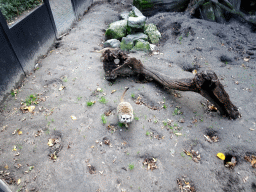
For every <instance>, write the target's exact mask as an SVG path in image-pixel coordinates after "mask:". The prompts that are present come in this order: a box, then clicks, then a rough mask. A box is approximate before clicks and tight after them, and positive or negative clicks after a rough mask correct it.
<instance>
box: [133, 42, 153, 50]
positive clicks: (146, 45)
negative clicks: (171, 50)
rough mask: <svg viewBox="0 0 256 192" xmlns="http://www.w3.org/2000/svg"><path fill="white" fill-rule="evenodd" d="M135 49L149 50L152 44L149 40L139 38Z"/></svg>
mask: <svg viewBox="0 0 256 192" xmlns="http://www.w3.org/2000/svg"><path fill="white" fill-rule="evenodd" d="M133 49H134V50H137V51H145V52H147V51H149V50H150V45H149V42H147V41H143V40H139V41H137V43H136V44H135V46H134V47H133Z"/></svg>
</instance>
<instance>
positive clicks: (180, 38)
mask: <svg viewBox="0 0 256 192" xmlns="http://www.w3.org/2000/svg"><path fill="white" fill-rule="evenodd" d="M181 40H182V35H181V36H180V37H179V41H180V44H181Z"/></svg>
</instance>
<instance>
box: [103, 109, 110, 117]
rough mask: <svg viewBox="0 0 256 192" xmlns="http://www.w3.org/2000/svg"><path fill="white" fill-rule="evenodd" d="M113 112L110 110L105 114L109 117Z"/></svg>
mask: <svg viewBox="0 0 256 192" xmlns="http://www.w3.org/2000/svg"><path fill="white" fill-rule="evenodd" d="M111 112H112V110H108V111H106V112H105V113H104V114H105V115H106V116H107V117H108V116H110V115H111Z"/></svg>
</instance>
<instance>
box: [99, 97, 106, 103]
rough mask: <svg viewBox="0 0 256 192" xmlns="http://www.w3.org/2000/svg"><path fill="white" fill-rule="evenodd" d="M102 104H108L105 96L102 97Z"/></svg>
mask: <svg viewBox="0 0 256 192" xmlns="http://www.w3.org/2000/svg"><path fill="white" fill-rule="evenodd" d="M99 102H100V103H103V104H106V103H107V100H106V98H105V97H104V96H102V97H101V98H100V100H99Z"/></svg>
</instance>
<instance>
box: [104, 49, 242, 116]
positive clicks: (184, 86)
mask: <svg viewBox="0 0 256 192" xmlns="http://www.w3.org/2000/svg"><path fill="white" fill-rule="evenodd" d="M103 58H104V59H103V68H104V71H105V78H106V79H107V80H115V79H116V78H118V76H125V77H127V76H133V75H142V76H144V77H145V78H147V79H150V80H154V81H156V82H157V83H159V84H161V85H163V86H164V87H165V88H169V89H176V90H180V91H193V92H196V93H199V94H201V95H202V96H203V97H205V98H206V99H208V100H209V101H210V102H212V103H213V104H214V105H215V106H216V107H217V109H218V110H219V111H220V114H221V115H225V116H227V117H229V118H230V119H237V118H238V117H240V116H241V115H240V113H239V111H238V109H237V107H236V106H235V105H233V103H232V102H231V101H230V99H229V95H228V93H227V92H226V91H225V89H224V87H223V85H222V84H221V83H220V81H219V79H218V77H217V75H216V74H215V73H214V72H213V71H211V70H208V71H203V72H200V73H198V74H196V75H195V76H194V78H186V79H173V78H171V77H170V76H167V75H164V74H162V73H160V72H158V71H156V70H153V69H151V68H149V67H147V66H144V65H143V64H142V63H141V61H140V60H137V59H136V58H133V57H128V56H127V55H126V54H125V53H123V52H121V51H119V50H115V51H111V50H106V51H104V53H103ZM117 60H119V63H118V64H116V61H117Z"/></svg>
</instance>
